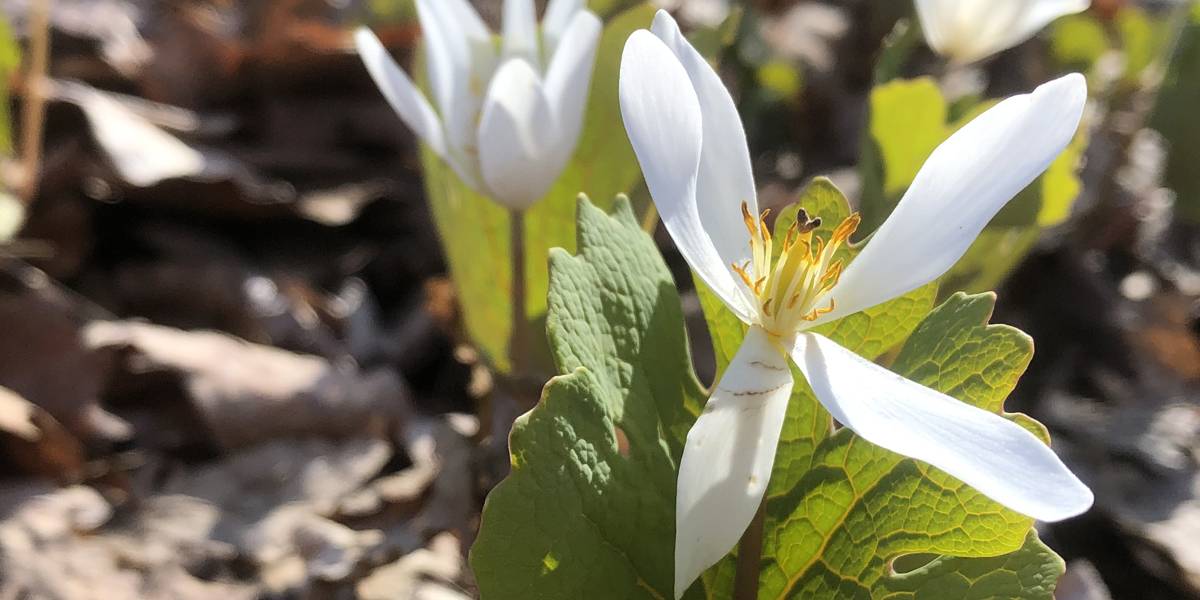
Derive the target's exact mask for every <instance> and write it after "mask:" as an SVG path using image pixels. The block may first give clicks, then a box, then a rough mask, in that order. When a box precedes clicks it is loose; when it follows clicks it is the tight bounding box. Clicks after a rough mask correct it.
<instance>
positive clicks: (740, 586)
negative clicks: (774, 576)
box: [733, 497, 767, 600]
mask: <svg viewBox="0 0 1200 600" xmlns="http://www.w3.org/2000/svg"><path fill="white" fill-rule="evenodd" d="M766 504H767V499H766V497H763V501H762V503H760V504H759V505H758V512H756V513H754V519H753V520H751V521H750V526H749V527H747V528H746V532H745V533H743V534H742V539H741V541H739V542H738V553H737V572H736V573H735V574H734V577H733V598H734V600H757V598H758V575H759V571H760V569H761V567H760V564H761V563H762V547H763V522H764V521H765V520H766V511H765V510H764V508H765V506H766Z"/></svg>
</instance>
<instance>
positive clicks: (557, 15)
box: [542, 0, 585, 65]
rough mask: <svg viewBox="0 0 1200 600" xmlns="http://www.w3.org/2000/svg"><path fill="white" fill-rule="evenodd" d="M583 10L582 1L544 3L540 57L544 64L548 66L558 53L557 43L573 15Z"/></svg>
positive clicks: (560, 0) (569, 0)
mask: <svg viewBox="0 0 1200 600" xmlns="http://www.w3.org/2000/svg"><path fill="white" fill-rule="evenodd" d="M582 10H585V5H584V0H550V1H549V2H547V3H546V13H545V14H544V15H543V16H542V57H543V60H544V62H545V64H547V65H548V64H550V62H551V60H553V58H554V54H555V53H556V52H557V51H558V44H559V41H560V40H562V39H563V36H564V32H565V31H566V30H567V26H568V25H570V24H571V21H573V20H574V19H575V14H576V13H578V12H579V11H582Z"/></svg>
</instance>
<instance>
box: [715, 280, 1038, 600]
mask: <svg viewBox="0 0 1200 600" xmlns="http://www.w3.org/2000/svg"><path fill="white" fill-rule="evenodd" d="M994 301H995V297H994V296H993V295H988V294H983V295H978V296H966V295H963V294H956V295H954V296H953V297H951V298H950V300H948V301H947V302H946V303H945V304H943V305H942V306H940V307H939V308H938V309H936V310H934V311H933V312H931V313H930V314H929V316H927V317H926V318H925V320H924V321H923V322H922V323H921V325H920V326H919V327H918V328H917V329H916V331H914V332H913V334H912V336H911V337H910V338H909V340H908V342H907V343H906V344H905V345H904V348H903V349H902V350H901V352H900V354H899V356H897V358H896V361H895V362H894V363H893V365H892V367H891V368H892V370H893V371H895V372H896V373H899V374H901V375H904V376H905V377H908V378H909V379H912V380H914V381H917V382H919V383H922V384H924V385H927V386H929V387H932V388H934V389H937V390H939V391H942V392H944V393H947V394H949V395H951V396H953V397H955V398H958V399H960V400H962V401H964V402H969V403H971V404H973V405H975V406H979V407H981V408H984V409H987V410H995V411H999V410H1000V407H1001V406H1002V404H1003V401H1004V398H1005V396H1007V394H1008V393H1009V392H1010V391H1011V390H1012V387H1013V386H1014V385H1015V384H1016V381H1017V378H1018V377H1019V376H1020V374H1021V372H1023V371H1024V369H1025V367H1026V365H1027V364H1028V362H1029V359H1030V357H1031V356H1032V352H1033V346H1032V342H1031V340H1030V339H1029V338H1028V336H1026V335H1024V334H1023V333H1021V332H1020V331H1018V330H1016V329H1013V328H1011V327H1005V326H999V325H986V322H987V319H988V316H989V315H990V313H991V309H992V306H993V304H994ZM805 387H807V386H805ZM1013 418H1014V419H1016V420H1017V421H1018V422H1020V423H1021V424H1022V425H1024V426H1026V427H1028V428H1030V429H1032V430H1034V431H1037V432H1039V433H1040V434H1041V435H1042V437H1043V438H1044V437H1045V432H1044V430H1043V429H1041V428H1040V426H1038V425H1037V424H1036V423H1035V422H1033V421H1031V420H1029V419H1027V418H1024V417H1013ZM786 449H788V447H787V446H781V447H780V451H781V452H782V451H784V450H786ZM809 462H810V464H811V467H810V468H809V469H807V470H806V471H805V473H804V474H803V476H802V477H801V478H800V479H799V480H798V481H797V483H796V485H795V486H794V487H792V488H791V489H790V490H789V491H788V492H787V493H785V494H783V495H779V496H771V497H770V498H769V501H768V504H767V525H766V527H767V529H766V531H767V534H766V547H765V548H764V553H763V560H764V565H763V570H762V574H761V577H760V586H761V587H760V594H759V598H760V599H762V598H792V597H803V598H864V599H866V598H875V597H882V596H883V592H887V593H901V592H904V591H906V590H907V591H908V592H912V591H913V589H914V588H915V589H916V590H917V591H918V592H919V593H920V597H921V598H961V597H963V595H962V589H963V588H961V587H955V586H950V587H942V585H943V584H944V583H945V582H946V581H948V580H949V579H951V578H954V579H959V580H961V581H963V582H965V583H968V584H969V583H971V582H975V585H976V586H979V587H978V588H975V587H972V588H971V589H972V592H971V593H973V594H982V596H983V597H989V598H1027V599H1034V598H1037V599H1041V598H1045V599H1047V600H1048V599H1049V598H1050V597H1051V596H1050V594H1051V592H1052V591H1053V586H1054V580H1055V579H1056V578H1057V575H1058V574H1061V572H1062V565H1061V561H1059V560H1058V559H1057V557H1053V556H1052V555H1051V554H1047V553H1044V552H1043V553H1041V554H1038V553H1037V552H1032V553H1029V554H1028V556H1018V557H1011V558H1010V559H1009V560H1010V562H1011V564H1012V565H1014V567H1016V566H1020V569H1019V570H1018V573H1028V572H1031V571H1032V572H1036V573H1039V574H1043V575H1039V576H1038V577H1037V579H1038V581H1037V585H1035V586H1032V587H1021V588H1013V587H1007V588H1006V587H1005V586H1006V585H1007V584H1006V583H1005V582H1006V581H1011V580H1012V578H1011V577H1005V576H1004V575H1003V572H1001V573H1000V574H999V575H997V574H992V573H989V574H988V575H987V576H986V577H984V576H982V574H981V573H979V572H978V571H979V570H981V567H983V568H990V566H997V564H998V563H997V562H996V561H992V562H990V563H972V561H964V560H961V559H963V558H965V559H979V558H987V557H996V556H1000V555H1003V554H1006V553H1010V552H1014V551H1016V550H1018V549H1019V548H1021V547H1022V545H1023V544H1024V543H1025V540H1026V537H1027V535H1028V533H1029V531H1030V526H1031V525H1032V520H1031V519H1029V518H1027V517H1024V516H1022V515H1019V514H1017V513H1014V512H1012V511H1009V510H1007V509H1005V508H1003V507H1001V506H999V505H998V504H996V503H994V502H992V501H991V500H989V499H987V498H986V497H984V496H982V495H981V494H979V493H978V492H976V491H975V490H973V489H971V488H969V487H967V486H966V485H965V484H963V483H961V482H959V481H957V480H955V479H953V478H951V477H949V476H947V475H945V474H944V473H941V472H940V471H938V470H936V469H934V468H932V467H929V466H928V465H926V464H923V463H918V462H917V461H914V460H911V459H906V458H903V457H901V456H899V455H896V454H892V453H890V452H887V451H885V450H882V449H880V448H878V447H876V446H873V445H871V444H869V443H867V442H864V441H863V440H861V439H860V438H858V437H857V436H855V435H854V434H853V433H852V432H851V431H849V430H846V429H841V430H838V431H837V432H836V433H834V434H832V435H828V436H826V437H824V438H823V439H821V440H820V441H819V442H818V443H817V444H816V449H815V451H814V452H813V456H812V459H811V460H810V461H809ZM910 554H939V555H952V556H956V557H960V559H959V560H943V561H941V562H938V563H936V564H931V565H929V566H927V567H926V568H925V569H923V570H918V572H915V573H919V574H921V575H922V576H923V577H924V579H923V580H922V579H920V578H918V577H917V575H915V574H912V573H910V574H907V575H904V576H893V575H891V568H890V565H891V564H892V561H893V560H895V559H897V558H899V557H902V556H905V555H910ZM1037 557H1040V558H1037ZM1035 559H1036V560H1035ZM972 564H973V565H974V569H973V570H974V572H972V571H973V570H972V568H971V567H972ZM1044 574H1050V575H1053V576H1046V575H1044ZM914 578H916V580H915V581H914ZM1020 581H1023V579H1018V582H1020ZM1006 589H1007V590H1008V591H1007V592H1006V591H1004V590H1006ZM713 597H720V595H719V594H717V595H716V596H713ZM898 597H904V596H902V595H901V596H898Z"/></svg>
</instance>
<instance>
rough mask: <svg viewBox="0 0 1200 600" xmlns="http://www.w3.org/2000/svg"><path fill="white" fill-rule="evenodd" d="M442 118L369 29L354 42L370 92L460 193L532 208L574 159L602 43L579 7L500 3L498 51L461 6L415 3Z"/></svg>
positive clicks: (429, 0) (562, 0)
mask: <svg viewBox="0 0 1200 600" xmlns="http://www.w3.org/2000/svg"><path fill="white" fill-rule="evenodd" d="M417 17H418V19H419V20H420V21H421V30H422V32H424V35H425V54H426V59H427V64H426V66H427V69H428V73H429V85H430V88H431V89H432V90H433V95H434V98H436V99H437V103H438V108H439V109H440V114H439V112H438V111H435V110H434V109H433V107H432V106H431V105H430V104H429V101H428V100H426V99H425V96H424V95H423V94H422V93H421V91H420V90H419V89H417V86H415V85H413V82H412V80H411V79H410V78H409V77H408V75H405V73H404V71H402V70H401V69H400V67H398V66H396V63H395V61H393V60H392V58H391V57H390V56H389V55H388V53H387V51H386V50H385V49H384V48H383V45H382V44H380V43H379V39H378V38H376V37H375V35H374V34H372V33H371V32H370V31H368V30H366V29H360V30H358V32H357V33H356V34H355V42H356V44H357V45H358V52H359V54H360V55H361V56H362V59H363V63H365V64H366V66H367V70H368V71H369V72H370V73H371V77H372V78H374V79H375V83H376V85H378V86H379V89H380V91H382V92H383V95H384V96H385V97H386V98H387V100H388V102H389V103H390V104H391V105H392V108H393V109H395V111H396V113H397V114H399V115H400V118H401V120H403V121H404V123H405V124H406V125H408V127H409V128H410V129H412V131H413V133H414V134H416V135H417V137H419V138H421V140H422V141H423V142H425V144H426V145H427V146H428V147H429V148H430V149H431V150H433V151H434V152H435V153H437V155H438V156H440V157H441V158H442V159H443V160H445V161H446V162H447V163H448V164H449V165H450V166H451V167H452V168H453V169H454V171H455V172H456V173H458V176H459V177H460V178H461V179H462V180H463V182H465V183H466V184H467V185H469V186H471V187H472V188H474V189H476V190H477V191H479V192H480V193H483V194H485V195H487V196H490V197H491V198H492V199H494V200H496V201H498V202H500V203H502V204H504V205H506V206H508V207H509V208H512V209H514V210H523V209H526V208H528V207H529V206H530V205H532V204H533V203H534V202H536V201H537V200H539V199H540V198H541V197H542V196H544V195H545V194H546V192H547V191H548V190H549V189H550V186H551V185H552V184H553V183H554V181H555V180H556V179H558V176H559V174H560V173H561V172H562V170H563V168H564V167H565V166H566V164H567V161H568V160H569V159H570V158H571V155H572V153H573V152H574V151H575V145H576V143H578V141H579V134H580V132H581V131H582V129H583V116H584V109H585V108H586V105H587V97H588V88H589V85H590V83H591V78H592V66H593V63H594V62H595V57H596V45H597V44H598V43H599V41H600V30H601V24H600V19H599V18H598V17H596V15H594V14H592V13H591V12H590V11H588V10H587V9H586V8H584V2H583V0H550V2H549V5H548V6H547V8H546V14H545V17H544V18H543V19H542V26H541V32H540V36H539V31H538V25H537V21H536V18H535V13H534V5H533V0H506V1H505V3H504V16H503V19H504V32H503V36H502V40H501V41H500V43H499V44H497V43H496V42H495V41H494V40H493V37H492V33H491V32H490V31H488V29H487V26H485V25H484V23H483V20H482V19H480V17H479V14H478V13H476V12H475V9H474V8H472V7H471V5H470V3H468V2H467V0H417Z"/></svg>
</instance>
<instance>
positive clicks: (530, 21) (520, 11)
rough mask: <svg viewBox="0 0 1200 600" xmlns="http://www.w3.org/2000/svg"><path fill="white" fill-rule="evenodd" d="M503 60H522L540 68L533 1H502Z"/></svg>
mask: <svg viewBox="0 0 1200 600" xmlns="http://www.w3.org/2000/svg"><path fill="white" fill-rule="evenodd" d="M502 25H503V27H504V60H506V61H507V60H510V59H513V58H523V59H525V60H527V61H529V64H530V65H532V66H533V68H534V69H536V70H538V71H540V70H541V68H542V63H541V60H540V59H539V54H538V38H537V14H536V12H535V11H534V8H533V0H504V19H503V23H502Z"/></svg>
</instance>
